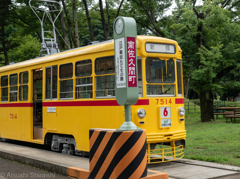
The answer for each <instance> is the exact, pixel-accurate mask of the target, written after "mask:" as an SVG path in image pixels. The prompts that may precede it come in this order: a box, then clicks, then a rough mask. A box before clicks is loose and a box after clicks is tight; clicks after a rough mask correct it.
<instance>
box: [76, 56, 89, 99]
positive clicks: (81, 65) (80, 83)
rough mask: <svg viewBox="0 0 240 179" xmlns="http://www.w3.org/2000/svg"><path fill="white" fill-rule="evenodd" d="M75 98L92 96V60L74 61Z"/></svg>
mask: <svg viewBox="0 0 240 179" xmlns="http://www.w3.org/2000/svg"><path fill="white" fill-rule="evenodd" d="M75 73H76V77H78V78H77V79H76V99H81V98H92V97H93V92H92V77H91V75H92V60H83V61H79V62H76V70H75Z"/></svg>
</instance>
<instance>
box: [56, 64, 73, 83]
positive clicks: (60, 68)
mask: <svg viewBox="0 0 240 179" xmlns="http://www.w3.org/2000/svg"><path fill="white" fill-rule="evenodd" d="M67 65H72V74H71V76H67V77H61V71H62V68H63V67H65V66H67ZM72 77H73V63H65V64H61V65H60V66H59V79H68V78H72Z"/></svg>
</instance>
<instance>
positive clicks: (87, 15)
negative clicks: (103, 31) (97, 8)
mask: <svg viewBox="0 0 240 179" xmlns="http://www.w3.org/2000/svg"><path fill="white" fill-rule="evenodd" d="M83 3H84V7H85V11H86V17H87V21H88V27H89V31H90V37H91V41H92V42H93V41H94V36H93V29H92V23H91V18H90V16H89V13H88V6H87V1H86V0H83Z"/></svg>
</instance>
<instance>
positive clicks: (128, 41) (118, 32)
mask: <svg viewBox="0 0 240 179" xmlns="http://www.w3.org/2000/svg"><path fill="white" fill-rule="evenodd" d="M113 26H114V27H113V28H114V29H113V31H114V50H115V75H116V90H115V91H116V99H117V102H118V104H119V105H124V108H125V122H124V123H123V124H122V126H121V127H120V128H119V130H136V129H138V128H137V126H136V125H135V124H134V123H133V122H132V121H131V105H134V104H136V103H137V101H138V74H137V69H138V68H137V43H136V38H137V26H136V21H135V20H134V19H133V18H130V17H121V16H120V17H117V18H116V19H115V21H114V25H113Z"/></svg>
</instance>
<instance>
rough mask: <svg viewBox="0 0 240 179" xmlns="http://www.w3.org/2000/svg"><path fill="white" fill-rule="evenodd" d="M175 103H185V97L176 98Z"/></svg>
mask: <svg viewBox="0 0 240 179" xmlns="http://www.w3.org/2000/svg"><path fill="white" fill-rule="evenodd" d="M175 104H184V98H176V99H175Z"/></svg>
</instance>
